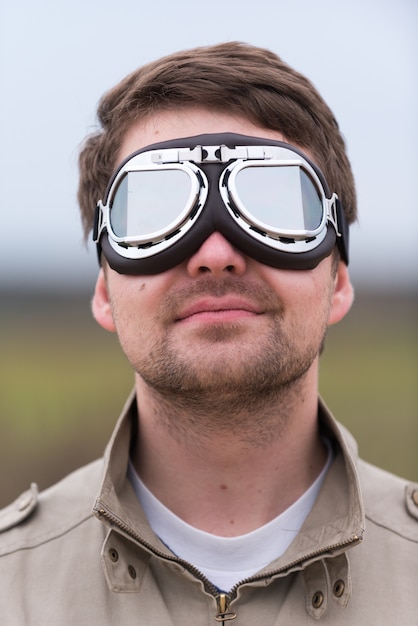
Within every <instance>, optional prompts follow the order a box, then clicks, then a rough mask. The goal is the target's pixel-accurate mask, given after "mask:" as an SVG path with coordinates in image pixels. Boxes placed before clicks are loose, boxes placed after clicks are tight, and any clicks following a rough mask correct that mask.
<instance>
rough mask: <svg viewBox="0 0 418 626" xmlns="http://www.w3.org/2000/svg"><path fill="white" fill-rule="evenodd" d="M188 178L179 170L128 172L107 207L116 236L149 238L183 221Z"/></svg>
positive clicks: (187, 198) (186, 200)
mask: <svg viewBox="0 0 418 626" xmlns="http://www.w3.org/2000/svg"><path fill="white" fill-rule="evenodd" d="M191 192H192V190H191V181H190V177H189V176H188V175H187V174H186V173H185V172H184V171H182V170H179V169H161V170H159V171H155V170H154V171H152V170H150V171H146V170H142V171H134V172H128V174H126V176H124V178H123V179H122V181H121V182H120V184H119V186H118V188H117V190H116V192H115V194H114V196H113V201H112V204H111V207H110V213H109V218H110V225H111V228H112V231H113V233H114V234H115V235H116V237H118V238H121V239H129V238H134V239H135V240H138V241H140V240H141V239H146V240H149V239H150V238H153V237H158V234H159V233H160V232H162V231H163V232H166V231H167V230H170V229H171V228H175V227H176V225H177V224H178V223H179V222H181V221H182V219H183V213H184V211H185V210H186V209H187V207H188V205H189V202H190V195H191Z"/></svg>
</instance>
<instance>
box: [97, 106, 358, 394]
mask: <svg viewBox="0 0 418 626" xmlns="http://www.w3.org/2000/svg"><path fill="white" fill-rule="evenodd" d="M221 132H232V133H240V134H243V135H250V136H257V137H263V138H268V139H276V140H279V141H286V138H285V137H283V135H282V134H281V133H279V132H275V131H271V130H266V129H262V128H259V127H258V126H256V125H254V124H252V123H251V122H250V121H248V120H245V119H243V118H239V117H235V116H233V115H231V114H227V113H211V112H208V111H206V110H204V109H197V108H188V109H184V110H181V111H176V112H170V111H167V112H164V113H160V114H156V115H154V116H151V117H149V118H148V119H147V120H142V121H140V122H138V123H137V124H135V125H133V126H132V127H131V128H130V129H129V130H128V132H127V133H126V136H125V138H124V141H123V143H122V146H121V149H120V152H119V154H118V155H117V157H116V159H115V167H116V166H117V165H118V164H119V163H120V162H121V161H122V160H123V159H124V158H126V157H127V156H128V155H130V154H131V153H132V152H134V151H136V150H138V149H140V148H142V147H144V146H147V145H150V144H153V143H157V142H163V141H166V140H170V139H175V138H180V137H188V136H193V135H200V134H205V133H221ZM305 152H306V150H305ZM313 160H315V159H313ZM331 266H332V261H331V258H330V257H328V258H326V259H325V260H324V261H322V262H321V263H320V264H319V265H318V266H317V267H316V268H315V269H313V270H306V271H301V270H282V269H275V268H272V267H269V266H266V265H263V264H261V263H259V262H257V261H255V260H253V259H252V258H251V257H249V256H246V255H245V254H243V253H242V252H240V251H238V250H237V249H236V248H234V247H233V246H232V245H231V244H230V243H229V242H228V241H227V240H226V239H225V238H224V237H223V236H222V235H221V234H220V233H218V232H215V233H213V234H212V235H211V236H210V237H209V238H208V239H207V240H206V241H205V242H204V243H203V245H202V246H201V247H200V249H199V250H198V251H197V252H196V253H195V254H194V255H193V256H191V257H190V258H189V259H187V260H186V261H184V262H182V263H180V264H179V265H177V266H176V267H173V268H172V269H170V270H168V271H166V272H162V273H160V274H157V275H151V276H149V275H147V276H145V275H144V276H126V275H121V274H118V273H116V272H114V271H113V270H111V269H110V268H109V267H106V270H105V274H106V276H105V275H104V273H103V270H102V271H101V273H100V275H99V279H98V283H97V287H96V293H95V297H94V300H93V312H94V314H95V317H96V319H97V321H98V322H99V323H100V324H101V325H102V326H104V327H105V328H107V329H108V330H112V331H113V330H115V331H116V332H117V333H118V336H119V339H120V342H121V346H122V348H123V350H124V352H125V354H126V355H127V357H128V359H129V361H130V363H131V364H132V366H133V368H134V369H135V371H136V372H137V375H138V376H139V377H140V379H141V380H142V381H145V383H146V384H148V385H149V386H150V387H151V388H153V389H155V390H157V391H159V392H161V393H163V394H164V395H165V397H170V395H172V397H174V396H175V395H176V394H179V395H180V394H181V395H182V396H183V397H188V398H190V399H192V398H193V399H195V400H196V399H197V398H198V397H202V398H203V397H204V398H205V399H206V401H207V400H208V399H209V398H213V399H215V398H216V399H219V398H220V397H225V398H229V400H232V399H233V398H235V400H236V401H238V399H241V400H243V399H244V398H247V399H246V400H245V401H246V402H247V403H248V402H249V401H251V399H255V398H256V397H257V395H260V394H263V393H264V394H266V393H269V392H271V390H273V389H279V388H287V387H289V386H291V385H292V383H293V382H295V381H297V380H300V379H301V378H302V377H304V376H305V374H307V375H310V376H312V375H314V373H315V372H316V368H315V367H314V364H315V363H316V360H317V357H318V354H319V351H320V348H321V345H322V342H323V339H324V335H325V332H326V328H327V326H328V324H330V323H334V322H336V321H338V320H339V319H340V318H341V317H342V316H343V315H344V314H345V312H346V311H347V310H348V308H349V306H350V304H351V298H352V293H351V286H350V284H349V279H348V274H347V271H346V268H345V266H344V265H343V264H340V266H339V270H338V272H337V275H336V276H334V275H333V272H332V269H331Z"/></svg>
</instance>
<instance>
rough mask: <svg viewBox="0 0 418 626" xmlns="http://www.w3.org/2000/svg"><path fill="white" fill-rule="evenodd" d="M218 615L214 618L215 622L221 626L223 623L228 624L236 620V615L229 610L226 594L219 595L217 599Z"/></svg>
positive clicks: (223, 625)
mask: <svg viewBox="0 0 418 626" xmlns="http://www.w3.org/2000/svg"><path fill="white" fill-rule="evenodd" d="M217 603H218V614H217V615H216V617H215V621H216V622H221V624H222V626H225V622H229V621H230V620H232V619H235V618H236V616H237V615H236V613H233V612H232V611H230V610H229V606H228V596H227V594H226V593H220V594H219V596H218V597H217Z"/></svg>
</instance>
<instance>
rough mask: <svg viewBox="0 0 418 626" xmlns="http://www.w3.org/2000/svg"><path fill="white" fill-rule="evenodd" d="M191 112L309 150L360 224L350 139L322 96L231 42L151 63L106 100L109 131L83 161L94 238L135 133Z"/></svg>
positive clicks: (83, 201) (82, 195)
mask: <svg viewBox="0 0 418 626" xmlns="http://www.w3.org/2000/svg"><path fill="white" fill-rule="evenodd" d="M188 107H200V108H202V107H203V108H206V109H208V110H209V111H218V112H225V113H229V114H232V115H237V116H238V117H240V118H245V119H247V120H249V121H250V122H252V123H253V124H255V125H256V126H258V127H260V128H263V129H266V130H273V131H278V132H280V133H281V134H282V135H283V137H284V138H285V141H287V142H288V143H290V144H294V145H296V146H299V147H300V148H302V149H306V150H308V151H309V154H310V155H312V157H313V159H314V161H315V162H316V164H317V165H318V166H319V168H320V169H321V170H322V172H323V173H324V175H325V178H326V180H327V182H328V186H329V187H330V189H331V190H332V192H335V193H336V194H337V195H338V197H339V199H340V200H341V202H342V206H343V209H344V212H345V215H346V217H347V220H348V223H351V222H353V221H354V220H355V218H356V198H355V189H354V182H353V176H352V172H351V168H350V164H349V161H348V158H347V155H346V153H345V146H344V140H343V138H342V136H341V134H340V132H339V129H338V125H337V123H336V121H335V119H334V116H333V114H332V112H331V111H330V109H329V108H328V106H327V105H326V103H325V102H324V101H323V99H322V98H321V96H320V95H319V94H318V92H317V91H316V90H315V88H314V87H313V86H312V84H311V83H310V82H309V81H308V80H307V79H306V78H305V77H304V76H302V75H301V74H299V73H298V72H296V71H295V70H293V69H292V68H290V67H289V66H288V65H287V64H286V63H284V62H283V61H282V60H281V59H280V58H279V57H278V56H276V55H275V54H273V53H272V52H270V51H268V50H264V49H260V48H256V47H252V46H248V45H244V44H240V43H226V44H220V45H217V46H212V47H202V48H197V49H193V50H189V51H185V52H179V53H176V54H173V55H170V56H168V57H165V58H162V59H160V60H157V61H155V62H153V63H150V64H148V65H146V66H144V67H142V68H140V69H138V70H137V71H135V72H133V73H132V74H131V75H129V76H128V77H127V78H125V79H124V80H123V81H121V82H120V83H119V84H118V85H117V86H116V87H115V88H114V89H112V90H111V91H110V92H108V93H107V94H106V95H105V96H104V97H103V99H102V100H101V102H100V105H99V109H98V118H99V122H100V125H101V130H100V131H99V132H98V133H96V134H94V135H92V136H90V137H89V138H88V139H87V141H86V143H85V145H84V147H83V149H82V152H81V154H80V186H79V194H78V197H79V203H80V207H81V213H82V220H83V225H84V230H85V235H86V236H87V235H88V233H89V232H90V230H91V229H92V227H93V220H94V212H95V207H96V204H97V202H98V200H99V199H101V198H103V196H104V193H105V190H106V187H107V185H108V183H109V179H110V177H111V175H112V172H113V171H114V169H115V167H116V165H117V164H118V155H119V151H120V147H121V144H122V142H123V139H124V137H125V135H126V132H127V130H128V129H129V128H130V127H131V126H132V125H133V124H134V123H135V122H137V121H140V120H144V119H147V118H149V117H150V116H152V115H155V114H156V113H158V112H162V111H176V110H179V109H182V108H188Z"/></svg>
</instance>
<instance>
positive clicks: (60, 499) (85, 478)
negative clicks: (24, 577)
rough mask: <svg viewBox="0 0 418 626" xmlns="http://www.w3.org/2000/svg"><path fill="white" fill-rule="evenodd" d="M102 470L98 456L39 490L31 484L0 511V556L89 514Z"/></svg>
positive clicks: (48, 537)
mask: <svg viewBox="0 0 418 626" xmlns="http://www.w3.org/2000/svg"><path fill="white" fill-rule="evenodd" d="M102 472H103V461H102V460H98V461H94V462H93V463H90V464H89V465H86V466H85V467H82V468H80V469H78V470H76V471H75V472H72V473H71V474H69V475H68V476H66V477H65V478H64V479H63V480H61V481H60V482H58V483H56V484H55V485H53V486H52V487H50V488H48V489H46V490H45V491H43V492H41V493H38V488H37V486H36V484H32V485H31V487H30V489H28V490H27V491H25V492H24V493H23V494H21V495H20V496H19V497H18V498H17V499H16V500H15V501H14V502H13V503H12V504H10V505H9V506H6V507H5V508H4V509H2V510H1V511H0V556H2V555H5V554H9V553H10V552H15V551H17V550H22V549H28V548H32V547H35V546H37V545H40V544H42V543H45V542H46V541H50V540H52V539H54V538H55V537H58V536H60V535H62V534H64V533H66V532H68V531H69V530H71V528H73V527H74V526H77V525H79V524H80V523H82V521H83V520H86V519H88V518H90V517H92V516H93V511H92V508H93V503H94V498H95V496H96V493H97V491H98V489H99V486H100V481H101V477H102Z"/></svg>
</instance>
